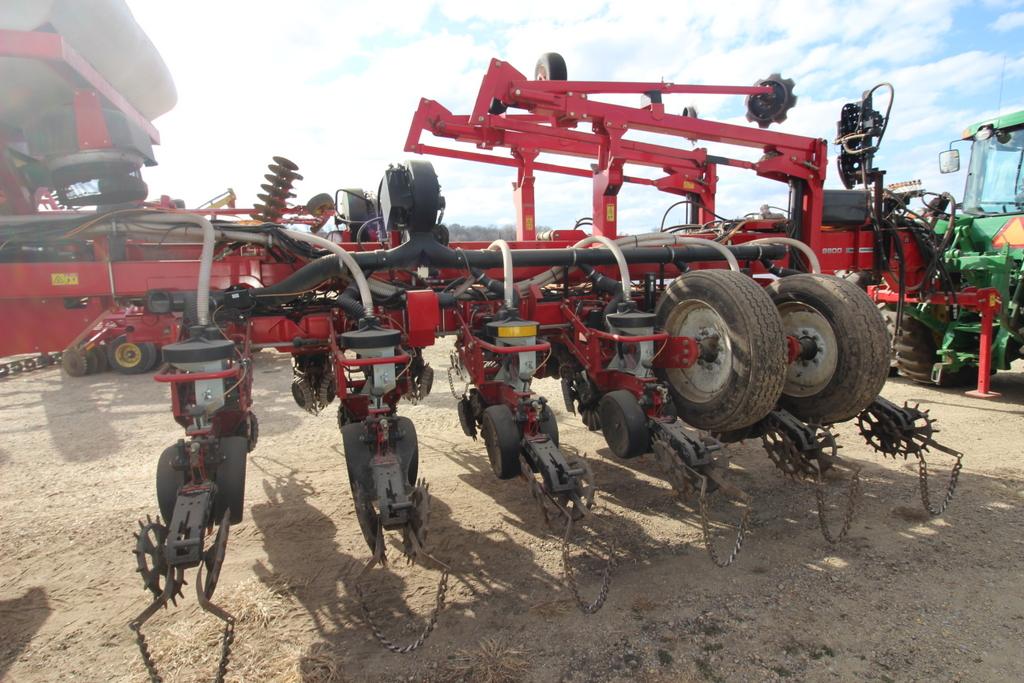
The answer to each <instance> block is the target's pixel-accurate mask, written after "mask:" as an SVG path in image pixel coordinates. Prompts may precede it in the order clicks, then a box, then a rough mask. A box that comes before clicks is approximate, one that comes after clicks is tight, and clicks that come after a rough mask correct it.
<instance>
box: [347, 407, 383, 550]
mask: <svg viewBox="0 0 1024 683" xmlns="http://www.w3.org/2000/svg"><path fill="white" fill-rule="evenodd" d="M364 433H365V428H364V427H363V423H362V422H350V423H348V424H346V425H344V426H343V427H342V428H341V440H342V445H343V446H344V448H345V467H346V468H347V470H348V486H349V490H350V491H351V492H352V503H353V505H354V506H355V511H356V520H358V522H359V530H360V531H361V532H362V533H363V539H364V540H365V541H366V545H368V546H369V547H370V550H374V549H376V547H377V535H378V534H379V533H380V516H379V515H378V514H377V510H376V509H375V508H374V507H373V499H374V496H375V492H374V491H373V475H372V474H371V473H370V458H371V453H370V448H369V446H368V445H367V444H366V443H365V442H364V441H363V434H364Z"/></svg>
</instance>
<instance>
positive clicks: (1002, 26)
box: [989, 12, 1024, 33]
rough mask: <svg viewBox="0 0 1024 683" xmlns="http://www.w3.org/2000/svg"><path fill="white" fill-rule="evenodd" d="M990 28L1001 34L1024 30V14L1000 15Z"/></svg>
mask: <svg viewBox="0 0 1024 683" xmlns="http://www.w3.org/2000/svg"><path fill="white" fill-rule="evenodd" d="M989 28H991V29H992V30H993V31H999V32H1000V33H1006V32H1007V31H1012V30H1014V29H1018V28H1024V12H1007V13H1006V14H1000V15H999V17H998V18H997V19H996V20H995V21H993V22H992V23H991V24H989Z"/></svg>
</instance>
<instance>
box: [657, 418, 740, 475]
mask: <svg viewBox="0 0 1024 683" xmlns="http://www.w3.org/2000/svg"><path fill="white" fill-rule="evenodd" d="M648 428H649V429H650V430H651V436H658V435H659V434H660V435H661V436H663V437H664V438H666V439H668V442H669V444H670V445H671V446H672V448H673V449H675V451H676V453H678V454H679V456H680V457H681V458H682V459H683V463H685V464H686V465H687V466H688V467H691V468H694V469H697V468H701V467H705V466H708V465H711V464H712V463H713V459H712V457H711V454H712V453H714V452H715V451H718V450H720V449H721V448H722V444H721V443H719V442H718V441H717V440H709V441H710V443H709V441H705V440H703V439H701V438H700V436H699V435H697V434H693V433H691V432H690V430H688V429H687V428H686V426H685V425H684V424H683V421H682V420H680V419H679V418H677V417H673V418H667V419H653V420H651V421H650V423H649V425H648Z"/></svg>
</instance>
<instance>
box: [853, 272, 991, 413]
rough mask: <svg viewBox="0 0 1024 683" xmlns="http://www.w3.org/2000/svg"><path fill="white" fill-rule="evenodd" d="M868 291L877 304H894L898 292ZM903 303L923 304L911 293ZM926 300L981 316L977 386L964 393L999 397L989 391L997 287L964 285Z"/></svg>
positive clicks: (898, 298)
mask: <svg viewBox="0 0 1024 683" xmlns="http://www.w3.org/2000/svg"><path fill="white" fill-rule="evenodd" d="M868 293H869V294H870V295H871V297H872V298H873V299H874V300H875V301H877V302H880V303H886V304H897V303H899V300H900V296H899V293H898V292H895V291H893V290H891V289H889V288H888V287H869V288H868ZM903 302H904V303H905V304H909V305H911V306H913V305H915V304H919V303H923V302H922V301H921V300H920V299H918V298H917V297H915V296H913V295H906V296H904V299H903ZM927 303H931V304H935V305H938V306H959V307H960V308H965V309H967V310H970V311H977V312H978V313H979V314H980V315H981V335H980V339H979V342H978V344H979V346H978V386H977V388H975V389H973V390H971V391H967V392H964V393H966V394H967V395H968V396H973V397H974V398H998V397H999V396H1001V394H999V393H998V392H995V391H992V342H993V341H994V340H995V336H994V334H993V323H994V322H995V319H996V315H998V313H999V311H1000V309H1001V308H1002V300H1001V298H1000V296H999V290H997V289H991V288H984V289H974V288H968V289H965V290H963V291H961V292H955V293H954V294H953V296H952V297H950V296H948V295H946V294H932V295H931V296H929V297H928V300H927Z"/></svg>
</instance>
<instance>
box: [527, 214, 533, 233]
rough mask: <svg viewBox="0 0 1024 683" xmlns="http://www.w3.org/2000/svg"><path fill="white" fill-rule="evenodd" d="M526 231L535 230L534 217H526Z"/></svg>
mask: <svg viewBox="0 0 1024 683" xmlns="http://www.w3.org/2000/svg"><path fill="white" fill-rule="evenodd" d="M526 229H527V230H533V216H527V217H526Z"/></svg>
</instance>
